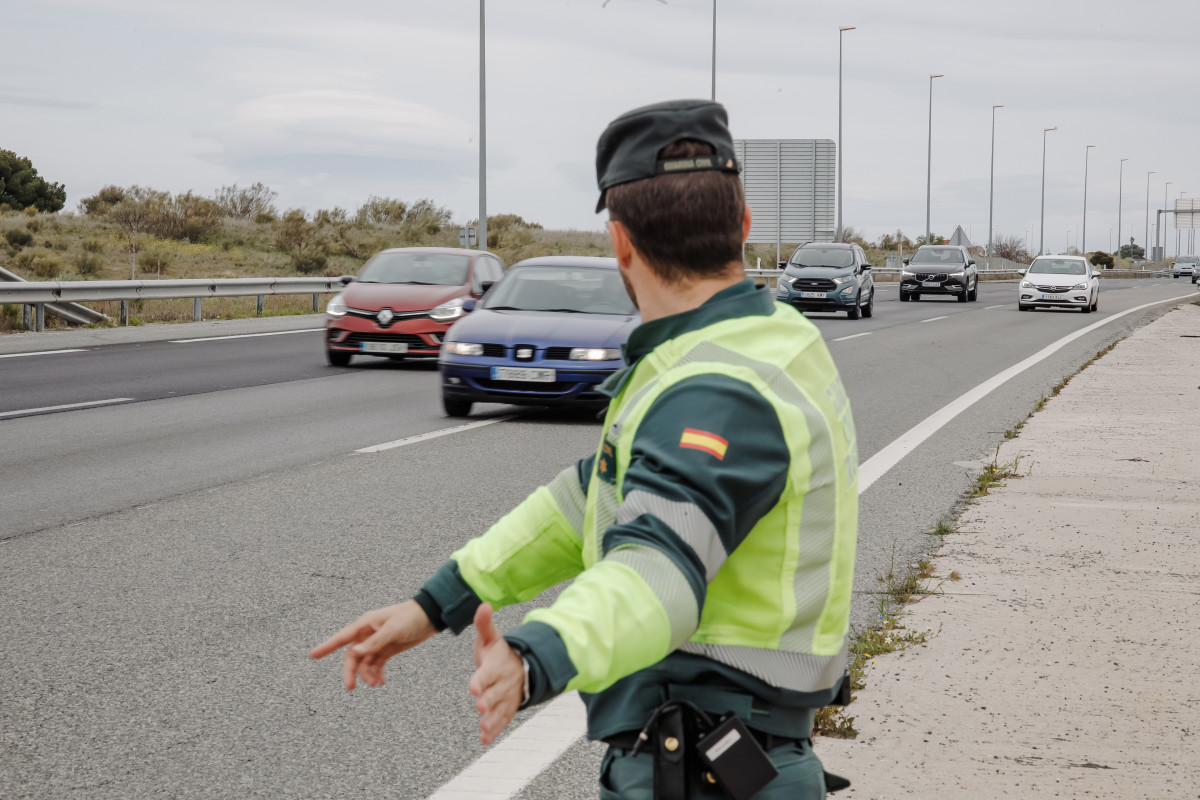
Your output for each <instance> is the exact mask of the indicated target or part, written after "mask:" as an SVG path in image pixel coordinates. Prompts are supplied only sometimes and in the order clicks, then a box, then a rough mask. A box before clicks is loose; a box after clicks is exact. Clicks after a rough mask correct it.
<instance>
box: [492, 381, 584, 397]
mask: <svg viewBox="0 0 1200 800" xmlns="http://www.w3.org/2000/svg"><path fill="white" fill-rule="evenodd" d="M475 382H476V383H478V384H479V386H480V388H481V389H488V390H492V391H497V392H520V393H521V394H546V395H554V394H562V393H563V392H566V391H569V390H570V389H571V388H573V387H574V386H575V384H574V383H568V382H566V381H555V382H554V383H533V382H529V381H494V380H492V379H491V378H477V379H476V381H475Z"/></svg>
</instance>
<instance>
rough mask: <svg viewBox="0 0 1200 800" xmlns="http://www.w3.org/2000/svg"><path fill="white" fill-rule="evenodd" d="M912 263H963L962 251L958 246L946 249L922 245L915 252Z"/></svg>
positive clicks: (910, 261) (910, 260)
mask: <svg viewBox="0 0 1200 800" xmlns="http://www.w3.org/2000/svg"><path fill="white" fill-rule="evenodd" d="M908 263H910V264H945V265H950V264H962V263H963V257H962V251H961V250H959V249H958V248H957V247H948V248H946V249H941V248H933V247H922V248H920V249H918V250H917V252H915V253H913V256H912V258H911V259H909V262H908Z"/></svg>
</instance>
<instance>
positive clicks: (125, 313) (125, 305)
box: [121, 300, 129, 325]
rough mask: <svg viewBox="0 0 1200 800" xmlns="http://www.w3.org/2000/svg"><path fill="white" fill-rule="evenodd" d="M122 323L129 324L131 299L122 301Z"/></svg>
mask: <svg viewBox="0 0 1200 800" xmlns="http://www.w3.org/2000/svg"><path fill="white" fill-rule="evenodd" d="M121 324H122V325H128V324H129V301H128V300H122V301H121Z"/></svg>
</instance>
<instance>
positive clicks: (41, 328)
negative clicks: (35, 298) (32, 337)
mask: <svg viewBox="0 0 1200 800" xmlns="http://www.w3.org/2000/svg"><path fill="white" fill-rule="evenodd" d="M37 329H38V333H44V332H45V331H46V304H45V303H38V304H37Z"/></svg>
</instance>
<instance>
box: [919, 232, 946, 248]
mask: <svg viewBox="0 0 1200 800" xmlns="http://www.w3.org/2000/svg"><path fill="white" fill-rule="evenodd" d="M945 243H946V237H945V236H938V235H937V234H936V233H931V234H929V241H925V237H924V236H921V237H918V239H917V241H916V242H915V244H916V245H917V246H918V247H919V246H921V245H923V244H945Z"/></svg>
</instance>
